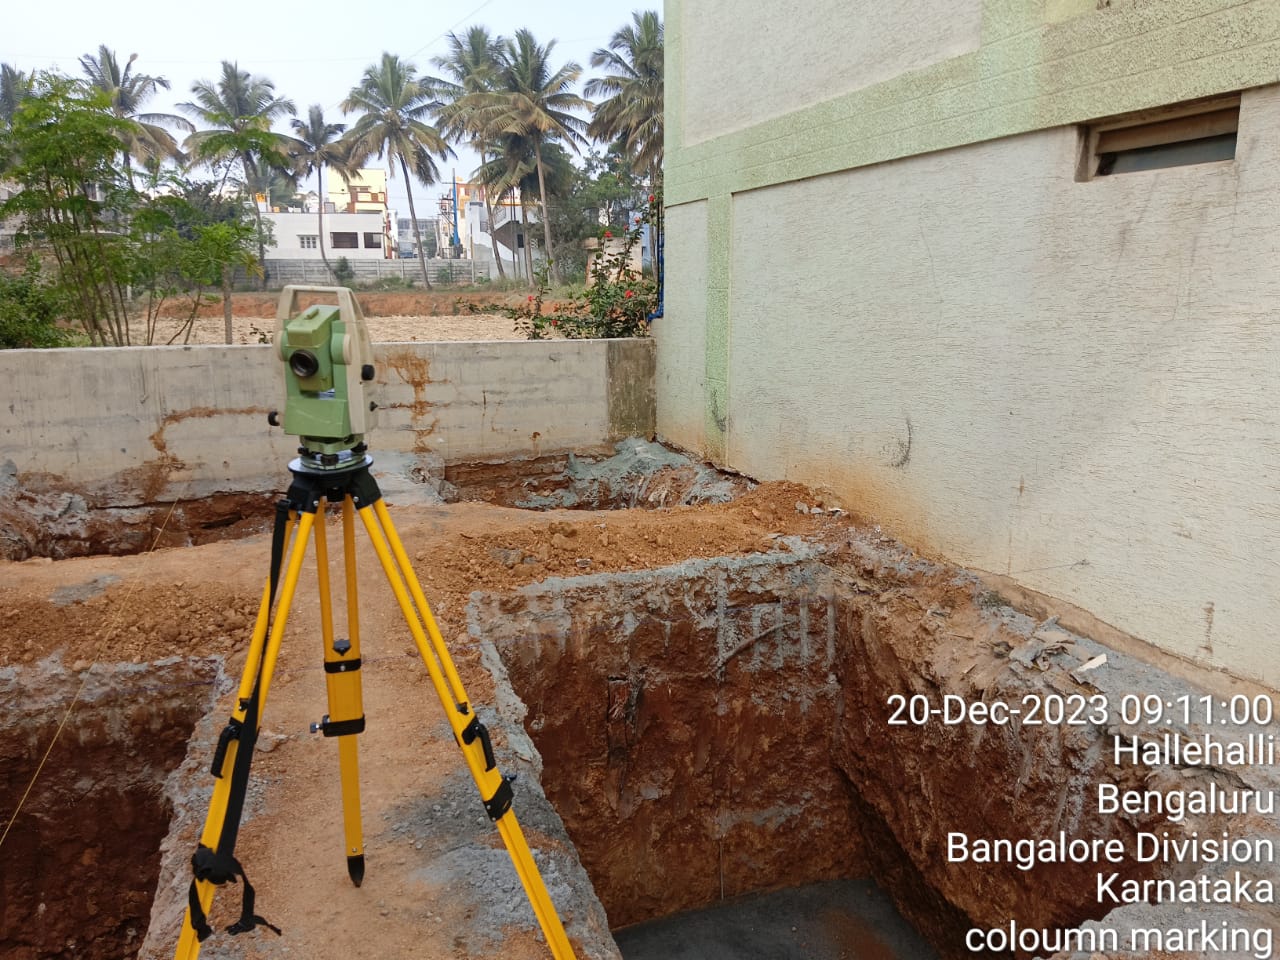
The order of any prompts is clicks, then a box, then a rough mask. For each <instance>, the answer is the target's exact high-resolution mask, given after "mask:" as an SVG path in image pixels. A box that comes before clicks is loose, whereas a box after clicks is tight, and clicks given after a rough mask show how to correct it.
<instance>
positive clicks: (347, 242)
mask: <svg viewBox="0 0 1280 960" xmlns="http://www.w3.org/2000/svg"><path fill="white" fill-rule="evenodd" d="M359 239H360V235H359V234H357V233H331V234H329V245H330V246H331V247H333V249H335V250H355V249H356V248H357V247H359V246H360V243H359Z"/></svg>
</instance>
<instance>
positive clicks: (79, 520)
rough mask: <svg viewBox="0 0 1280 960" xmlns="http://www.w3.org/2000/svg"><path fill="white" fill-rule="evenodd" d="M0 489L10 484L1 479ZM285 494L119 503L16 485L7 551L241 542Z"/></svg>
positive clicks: (120, 551)
mask: <svg viewBox="0 0 1280 960" xmlns="http://www.w3.org/2000/svg"><path fill="white" fill-rule="evenodd" d="M0 494H5V485H4V484H3V483H0ZM278 499H279V494H277V493H218V494H214V495H212V496H208V497H203V498H200V499H193V500H178V501H167V502H166V501H161V502H149V503H136V502H132V501H131V500H130V499H129V498H127V497H126V498H123V500H116V501H113V500H111V498H109V497H107V496H105V495H99V494H95V493H92V492H89V491H77V490H72V489H68V488H67V487H65V485H61V484H55V483H48V484H40V483H35V482H30V481H28V482H27V483H25V484H24V485H23V486H22V488H21V489H18V488H17V487H16V486H15V485H11V486H10V489H9V491H8V493H7V495H5V498H4V501H3V502H0V556H2V557H3V559H5V560H27V559H30V558H32V557H49V558H51V559H54V560H62V559H66V558H69V557H91V556H101V555H109V556H129V555H131V554H136V553H145V552H146V551H148V550H151V549H153V548H160V547H192V546H199V545H201V544H205V543H216V542H217V541H220V540H238V539H240V538H241V537H248V536H252V535H253V534H256V533H261V532H262V531H264V530H267V529H269V528H270V526H271V518H272V517H273V516H274V515H275V508H274V504H275V501H276V500H278Z"/></svg>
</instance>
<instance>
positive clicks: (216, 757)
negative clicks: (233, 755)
mask: <svg viewBox="0 0 1280 960" xmlns="http://www.w3.org/2000/svg"><path fill="white" fill-rule="evenodd" d="M242 728H243V724H241V723H240V721H239V720H237V719H235V717H232V718H231V719H230V720H228V721H227V725H226V726H225V727H223V728H222V733H220V734H219V735H218V745H217V747H215V748H214V751H213V763H212V764H211V765H210V772H211V773H212V774H213V775H214V776H215V777H218V778H219V779H221V777H222V765H223V763H225V762H226V759H227V748H228V747H230V746H231V741H232V740H239V739H240V731H241V729H242Z"/></svg>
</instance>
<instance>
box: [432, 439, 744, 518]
mask: <svg viewBox="0 0 1280 960" xmlns="http://www.w3.org/2000/svg"><path fill="white" fill-rule="evenodd" d="M444 479H445V484H444V485H443V488H442V495H443V496H444V499H446V500H447V501H450V502H460V501H477V500H478V501H483V502H485V503H492V504H496V505H498V506H504V507H516V508H518V509H522V510H631V509H642V510H662V509H666V508H670V507H676V506H689V505H692V504H699V503H727V502H729V501H731V500H733V499H735V498H736V497H737V496H739V495H740V494H741V493H743V492H745V491H746V490H748V489H750V488H751V484H750V483H749V482H748V481H747V480H746V479H745V478H743V477H739V476H735V475H731V474H726V473H723V472H721V471H718V470H715V469H714V468H712V467H709V466H707V465H705V464H701V463H698V462H696V461H694V460H691V459H689V458H688V457H686V456H684V455H683V454H681V453H677V452H676V451H673V450H671V449H669V448H667V447H664V446H662V445H661V444H657V443H650V442H648V441H645V440H638V439H635V438H632V439H629V440H622V441H620V442H618V443H617V444H616V445H615V447H614V452H613V453H612V454H611V455H607V456H606V455H604V454H599V455H591V454H580V455H579V454H572V453H568V454H557V455H552V456H541V457H532V458H529V459H519V460H507V461H499V462H469V463H455V464H450V465H448V466H446V467H444Z"/></svg>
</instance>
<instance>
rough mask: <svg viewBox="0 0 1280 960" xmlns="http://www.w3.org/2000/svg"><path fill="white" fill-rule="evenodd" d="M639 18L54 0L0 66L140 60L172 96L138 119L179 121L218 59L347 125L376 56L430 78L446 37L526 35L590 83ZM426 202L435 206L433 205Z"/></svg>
mask: <svg viewBox="0 0 1280 960" xmlns="http://www.w3.org/2000/svg"><path fill="white" fill-rule="evenodd" d="M184 8H185V9H184ZM642 9H661V4H660V3H659V2H657V0H650V2H648V3H646V2H645V0H525V2H517V0H462V2H461V3H457V4H451V5H446V4H441V3H423V2H418V3H403V2H402V3H396V4H389V5H387V6H382V5H381V4H369V5H368V6H361V5H359V4H353V3H351V2H350V0H346V2H339V0H311V2H309V3H301V4H293V3H289V4H286V3H280V2H278V0H259V2H256V3H255V2H249V0H224V2H222V3H219V4H216V5H210V6H207V7H203V8H201V7H191V8H186V7H185V5H179V4H175V3H173V2H172V0H134V2H132V3H130V4H128V5H127V6H126V7H123V8H108V7H104V6H103V5H102V3H101V2H94V3H90V2H88V0H63V2H61V3H58V4H57V5H56V6H53V7H46V6H44V4H41V3H20V4H9V5H7V9H6V11H5V16H4V23H3V26H2V27H0V62H3V63H8V64H10V65H11V66H14V67H17V68H18V69H20V70H26V71H30V70H33V69H36V70H41V69H50V68H57V69H59V70H61V71H62V72H64V73H67V74H72V75H75V76H80V75H81V70H80V64H79V62H78V60H79V57H81V56H82V55H84V54H86V53H96V52H97V50H98V46H99V45H100V44H104V43H105V44H106V45H107V46H108V47H110V48H111V49H112V50H114V51H115V53H116V56H117V58H118V59H119V60H120V61H121V62H122V63H123V62H124V61H126V60H127V59H128V57H129V55H130V54H132V53H137V54H138V59H137V60H136V61H135V62H134V65H133V69H134V71H135V72H139V73H146V74H150V75H152V76H162V77H164V78H165V79H167V80H168V81H169V85H170V89H169V90H160V91H159V92H158V93H157V94H156V96H155V97H154V99H152V100H151V101H149V102H148V103H147V105H146V109H147V110H149V111H154V112H158V113H180V112H181V111H179V110H177V109H176V104H178V103H181V102H184V101H188V100H190V99H191V96H190V91H191V84H192V83H193V82H195V81H197V80H211V81H213V80H216V79H217V78H218V76H219V75H220V73H221V69H222V68H221V63H222V61H223V60H232V61H238V62H239V65H240V67H241V69H244V70H248V71H249V72H250V73H253V74H255V75H260V76H266V77H267V78H269V79H270V80H272V81H273V82H274V83H275V85H276V93H277V95H279V96H283V97H287V98H289V99H291V100H293V101H294V103H295V104H296V105H297V107H298V114H299V116H301V117H305V116H306V113H307V108H308V107H309V106H310V105H311V104H314V103H318V104H320V105H322V106H323V107H324V110H325V116H326V118H327V119H328V120H330V122H335V123H341V122H344V121H345V122H348V123H350V122H353V121H354V119H355V118H354V117H346V118H344V117H343V116H342V111H341V110H340V109H339V106H338V105H339V103H341V101H342V100H343V99H344V98H345V96H346V94H347V91H349V90H350V89H351V88H352V87H353V86H354V85H355V84H356V83H357V82H358V81H359V79H360V76H361V75H362V74H363V72H364V69H365V67H367V66H370V65H371V64H374V63H376V62H377V61H378V60H379V59H380V58H381V56H382V53H383V51H387V52H389V53H394V54H398V55H399V56H400V57H402V58H405V59H408V60H410V61H411V62H412V63H413V64H414V65H415V66H416V67H417V68H418V70H419V72H422V73H428V74H432V73H435V72H436V71H435V70H434V69H433V68H432V67H431V63H430V61H431V58H432V57H434V56H439V55H442V54H443V53H444V52H445V49H446V47H445V36H446V35H447V34H448V33H449V32H450V31H453V32H457V33H461V32H463V31H465V30H466V29H467V28H468V27H470V26H473V25H475V24H483V25H484V26H487V27H488V28H489V29H490V30H491V31H492V32H494V33H501V34H506V35H510V34H512V33H514V32H515V31H516V30H518V29H520V28H521V27H527V28H529V29H530V30H531V31H532V32H533V34H534V36H535V37H536V38H537V39H538V41H539V42H540V43H543V44H546V43H547V42H549V41H551V40H555V41H556V46H555V49H554V50H553V51H552V61H553V63H554V64H555V65H556V66H559V65H560V64H562V63H564V62H565V61H567V60H575V61H577V63H578V64H579V65H580V66H581V67H582V68H583V77H584V78H587V77H590V76H592V75H593V73H594V72H595V71H593V70H592V68H591V65H590V58H591V53H592V51H593V50H596V49H597V48H600V47H604V46H607V45H608V42H609V38H610V37H611V36H612V35H613V33H614V32H615V31H616V30H618V29H619V28H620V27H622V26H624V25H626V24H628V23H630V21H631V13H632V11H633V10H642ZM179 11H183V12H179ZM197 11H198V12H197ZM579 92H581V90H580V89H579ZM277 129H281V130H285V129H287V128H286V127H278V128H277ZM475 165H476V159H475V157H474V155H473V154H470V153H462V154H460V156H459V158H458V159H456V160H454V159H450V160H447V161H444V162H443V163H441V164H440V168H441V173H442V177H443V179H446V180H448V179H451V176H452V173H453V171H454V169H455V168H456V171H457V175H458V178H459V179H463V178H465V177H466V176H468V175H469V174H470V173H471V172H472V170H473V169H474V167H475ZM444 189H445V188H444V187H442V186H440V185H434V186H430V187H424V186H422V185H420V184H418V183H415V184H414V191H413V193H414V204H415V206H416V207H417V209H418V215H419V216H424V215H428V213H427V211H430V210H434V209H435V204H434V200H436V199H437V198H438V197H439V196H440V195H441V193H442V191H443V190H444ZM389 192H390V194H391V205H392V206H393V207H394V208H395V210H396V212H397V213H398V214H399V215H401V216H407V215H408V212H409V210H408V204H407V202H406V201H405V197H404V185H403V178H402V176H401V175H400V172H399V171H396V173H395V177H394V179H393V181H392V183H391V186H390V189H389ZM423 198H426V199H427V200H428V201H432V202H431V204H430V206H426V205H425V204H424V200H423Z"/></svg>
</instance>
